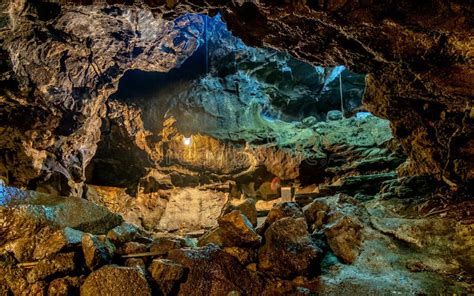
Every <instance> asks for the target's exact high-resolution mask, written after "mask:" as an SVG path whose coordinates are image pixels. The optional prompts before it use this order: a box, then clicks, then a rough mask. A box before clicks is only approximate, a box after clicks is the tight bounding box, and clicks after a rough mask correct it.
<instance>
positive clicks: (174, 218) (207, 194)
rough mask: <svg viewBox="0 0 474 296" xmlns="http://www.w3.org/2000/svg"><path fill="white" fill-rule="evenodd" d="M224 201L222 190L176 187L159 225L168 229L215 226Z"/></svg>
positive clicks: (192, 228)
mask: <svg viewBox="0 0 474 296" xmlns="http://www.w3.org/2000/svg"><path fill="white" fill-rule="evenodd" d="M224 203H225V197H224V193H221V192H214V191H210V190H206V191H202V190H199V189H195V188H183V189H176V190H174V191H173V193H172V194H171V199H170V201H169V202H168V205H167V207H166V209H165V212H164V213H163V216H162V218H161V220H160V225H159V227H160V228H161V229H163V230H168V231H174V230H185V229H186V230H197V229H202V228H208V227H213V226H215V225H216V219H217V217H219V215H220V213H221V210H222V207H223V206H224Z"/></svg>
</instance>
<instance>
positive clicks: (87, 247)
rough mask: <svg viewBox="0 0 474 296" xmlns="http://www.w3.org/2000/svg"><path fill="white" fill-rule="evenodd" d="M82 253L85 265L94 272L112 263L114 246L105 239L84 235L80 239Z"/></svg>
mask: <svg viewBox="0 0 474 296" xmlns="http://www.w3.org/2000/svg"><path fill="white" fill-rule="evenodd" d="M82 252H83V253H84V259H85V262H86V265H87V266H88V267H89V268H90V269H91V270H94V269H97V268H98V267H100V266H102V265H105V264H109V263H110V262H111V261H112V258H113V256H114V252H115V246H114V245H113V244H112V243H111V242H110V241H109V240H108V239H107V238H99V237H97V236H94V235H92V234H85V235H84V236H83V237H82Z"/></svg>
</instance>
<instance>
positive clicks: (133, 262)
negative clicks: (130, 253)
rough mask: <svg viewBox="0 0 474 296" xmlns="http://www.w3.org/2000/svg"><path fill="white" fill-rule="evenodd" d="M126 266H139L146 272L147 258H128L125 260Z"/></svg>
mask: <svg viewBox="0 0 474 296" xmlns="http://www.w3.org/2000/svg"><path fill="white" fill-rule="evenodd" d="M124 266H127V267H135V268H139V269H140V270H141V271H142V272H143V273H145V272H146V264H145V260H144V259H142V258H127V259H125V261H124Z"/></svg>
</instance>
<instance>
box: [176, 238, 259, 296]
mask: <svg viewBox="0 0 474 296" xmlns="http://www.w3.org/2000/svg"><path fill="white" fill-rule="evenodd" d="M168 258H169V259H171V260H173V261H175V262H177V263H179V264H181V265H183V266H185V267H186V268H188V269H189V272H188V276H187V279H186V281H185V282H184V283H182V284H181V285H180V289H179V293H178V295H212V296H218V295H227V294H228V293H230V292H233V293H235V292H237V293H240V294H246V293H249V292H250V291H251V293H254V294H259V292H260V291H262V288H263V282H262V279H261V278H260V277H259V276H258V275H257V274H255V273H253V272H251V271H250V270H248V269H246V268H245V267H244V266H242V265H240V263H239V261H238V260H237V259H235V258H234V257H233V256H231V255H229V254H227V253H226V252H224V251H223V250H221V249H220V248H219V247H217V246H215V245H207V246H205V247H201V248H192V249H191V248H185V249H179V250H173V251H171V252H170V254H169V257H168ZM222 279H225V280H222Z"/></svg>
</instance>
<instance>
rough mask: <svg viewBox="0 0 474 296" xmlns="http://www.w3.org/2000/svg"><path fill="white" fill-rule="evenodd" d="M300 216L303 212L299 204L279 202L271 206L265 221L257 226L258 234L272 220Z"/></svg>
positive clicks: (265, 228)
mask: <svg viewBox="0 0 474 296" xmlns="http://www.w3.org/2000/svg"><path fill="white" fill-rule="evenodd" d="M285 217H292V218H295V219H296V218H301V217H304V215H303V212H302V211H301V208H300V207H299V205H298V204H297V203H295V202H280V203H277V204H276V205H274V206H273V208H272V209H271V210H270V212H268V215H267V218H265V222H263V224H262V225H260V226H259V227H258V228H257V232H258V233H259V234H263V233H264V232H265V230H267V228H268V227H269V226H270V225H271V224H272V223H274V222H276V221H278V220H280V219H282V218H285Z"/></svg>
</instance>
